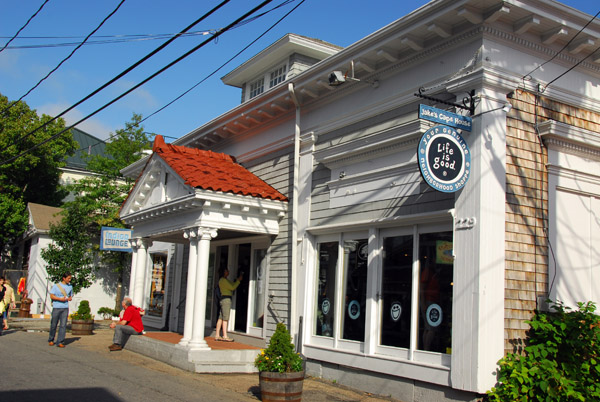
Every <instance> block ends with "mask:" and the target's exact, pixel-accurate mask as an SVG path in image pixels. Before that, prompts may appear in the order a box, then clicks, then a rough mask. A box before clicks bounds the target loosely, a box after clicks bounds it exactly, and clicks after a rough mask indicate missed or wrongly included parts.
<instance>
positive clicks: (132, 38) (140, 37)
mask: <svg viewBox="0 0 600 402" xmlns="http://www.w3.org/2000/svg"><path fill="white" fill-rule="evenodd" d="M294 1H295V0H287V1H285V2H283V3H282V4H280V5H278V6H277V7H275V8H279V7H283V6H285V5H287V4H288V3H292V2H294ZM271 11H273V10H272V9H271V10H269V11H265V12H264V13H262V14H259V15H257V16H255V17H252V18H249V19H247V20H245V21H242V22H240V23H239V24H238V25H237V26H235V27H234V28H232V29H235V28H239V27H241V26H244V25H245V24H248V23H250V22H252V21H254V20H256V19H258V18H260V17H262V16H263V15H265V14H267V13H269V12H271ZM216 31H217V29H208V30H203V31H193V32H188V33H186V34H184V35H181V37H187V36H200V35H208V34H214V33H215V32H216ZM174 35H176V34H173V33H168V34H164V33H163V34H130V35H96V36H95V38H96V39H100V38H102V39H101V40H88V41H87V42H85V45H86V46H87V45H106V44H113V43H127V42H141V41H148V40H156V39H167V38H170V37H172V36H174ZM4 38H7V37H4V36H0V39H4ZM79 38H83V37H82V36H20V37H19V39H21V40H23V39H79ZM79 44H80V42H63V43H47V44H34V45H21V46H9V47H8V49H9V50H13V49H43V48H54V47H68V46H77V45H79Z"/></svg>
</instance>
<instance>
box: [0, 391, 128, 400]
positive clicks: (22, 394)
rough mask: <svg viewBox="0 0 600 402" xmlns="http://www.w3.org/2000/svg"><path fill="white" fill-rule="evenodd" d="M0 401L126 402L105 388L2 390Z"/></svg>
mask: <svg viewBox="0 0 600 402" xmlns="http://www.w3.org/2000/svg"><path fill="white" fill-rule="evenodd" d="M0 401H19V402H39V401H44V402H75V401H77V402H80V401H95V402H124V400H123V399H121V398H119V397H117V396H115V395H113V394H112V393H111V392H110V391H107V390H106V389H104V388H63V389H36V390H27V391H0Z"/></svg>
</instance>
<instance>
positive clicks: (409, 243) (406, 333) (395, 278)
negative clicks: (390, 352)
mask: <svg viewBox="0 0 600 402" xmlns="http://www.w3.org/2000/svg"><path fill="white" fill-rule="evenodd" d="M412 265H413V237H412V236H395V237H386V238H384V239H383V272H382V279H381V299H382V308H381V344H382V345H387V346H396V347H401V348H408V347H409V346H410V319H411V310H412Z"/></svg>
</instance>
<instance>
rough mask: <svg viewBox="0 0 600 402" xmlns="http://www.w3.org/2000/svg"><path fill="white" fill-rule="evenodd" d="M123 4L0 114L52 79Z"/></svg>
mask: <svg viewBox="0 0 600 402" xmlns="http://www.w3.org/2000/svg"><path fill="white" fill-rule="evenodd" d="M123 3H125V0H121V2H120V3H119V4H118V5H117V7H116V8H115V9H114V10H113V11H112V12H111V13H110V14H108V15H107V16H106V18H104V19H103V20H102V22H100V25H98V26H97V27H96V28H95V29H94V30H93V31H92V32H90V33H89V35H88V36H86V37H85V39H84V40H83V41H82V42H81V43H80V44H79V45H78V46H77V47H76V48H75V49H73V51H72V52H71V53H70V54H69V55H68V56H67V57H65V58H64V59H62V60H61V61H60V63H58V65H57V66H56V67H54V68H53V69H52V70H51V71H50V72H49V73H48V74H46V76H45V77H44V78H42V79H41V80H39V81H38V83H37V84H35V85H34V86H33V87H31V89H30V90H29V91H27V92H26V93H25V95H23V96H21V97H20V98H19V99H17V100H16V101H14V102H12V103H11V104H10V105H8V107H7V108H6V109H4V110H3V111H2V112H1V113H0V114H4V113H5V112H6V111H7V110H8V109H10V108H11V107H13V106H14V105H16V104H17V102H20V101H21V100H23V98H25V97H26V96H27V95H29V94H30V93H31V92H32V91H33V90H34V89H36V88H37V87H38V86H40V84H41V83H42V82H44V81H45V80H46V79H47V78H48V77H50V75H52V73H54V72H55V71H56V70H58V69H59V68H60V66H62V65H63V63H64V62H65V61H67V60H69V59H70V58H71V56H73V54H75V52H76V51H77V50H79V48H80V47H81V46H83V44H84V43H85V42H86V41H87V40H88V39H89V38H90V37H91V36H92V35H93V34H95V33H96V31H98V30H99V29H100V27H101V26H102V25H104V23H105V22H106V21H108V19H109V18H110V17H112V16H113V15H114V14H115V13H116V12H117V10H118V9H119V8H121V6H122V5H123Z"/></svg>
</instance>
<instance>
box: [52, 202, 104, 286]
mask: <svg viewBox="0 0 600 402" xmlns="http://www.w3.org/2000/svg"><path fill="white" fill-rule="evenodd" d="M89 230H90V224H89V218H88V217H87V216H86V214H85V211H82V210H79V209H76V208H72V209H65V210H63V212H62V219H61V222H60V223H59V224H58V225H50V233H49V234H50V237H51V238H52V243H50V244H49V245H48V246H47V247H46V248H44V249H42V251H41V255H42V258H43V259H44V260H46V262H47V266H46V272H47V273H48V278H49V279H50V280H51V281H52V282H55V283H56V282H60V281H61V279H62V277H63V275H64V274H65V273H67V272H69V273H71V276H72V279H71V285H72V286H73V293H79V291H80V290H81V289H84V288H87V287H89V286H90V285H91V284H92V282H93V281H94V279H95V274H94V265H93V262H94V255H93V252H92V249H91V247H90V242H89V238H88V236H87V234H88V232H89Z"/></svg>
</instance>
